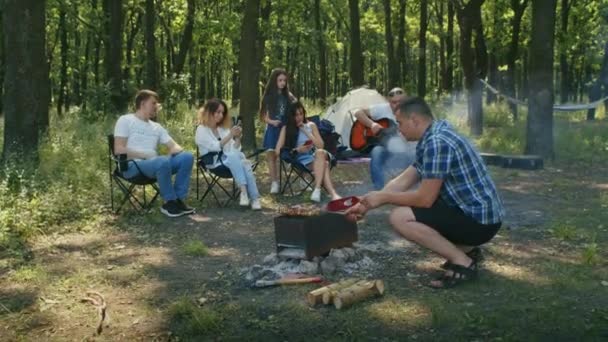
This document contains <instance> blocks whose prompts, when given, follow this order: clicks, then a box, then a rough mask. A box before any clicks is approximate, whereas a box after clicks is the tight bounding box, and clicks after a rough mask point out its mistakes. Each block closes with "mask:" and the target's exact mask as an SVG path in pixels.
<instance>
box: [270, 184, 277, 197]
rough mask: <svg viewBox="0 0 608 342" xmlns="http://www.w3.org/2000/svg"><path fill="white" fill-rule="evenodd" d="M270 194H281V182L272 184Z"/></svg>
mask: <svg viewBox="0 0 608 342" xmlns="http://www.w3.org/2000/svg"><path fill="white" fill-rule="evenodd" d="M270 193H271V194H278V193H279V182H272V183H270Z"/></svg>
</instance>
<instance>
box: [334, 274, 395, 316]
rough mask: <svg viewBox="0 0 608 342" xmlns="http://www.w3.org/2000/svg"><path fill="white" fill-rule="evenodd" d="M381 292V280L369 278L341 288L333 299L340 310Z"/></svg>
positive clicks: (382, 292) (382, 291)
mask: <svg viewBox="0 0 608 342" xmlns="http://www.w3.org/2000/svg"><path fill="white" fill-rule="evenodd" d="M382 294H384V282H383V281H382V280H370V281H366V282H364V283H357V284H355V285H353V286H350V287H347V288H345V289H343V290H342V291H340V292H338V293H337V294H336V296H335V297H334V299H333V301H334V306H335V307H336V309H338V310H340V309H343V308H346V307H349V306H351V305H352V304H354V303H357V302H360V301H362V300H364V299H367V298H370V297H373V296H376V295H382Z"/></svg>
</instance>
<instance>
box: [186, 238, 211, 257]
mask: <svg viewBox="0 0 608 342" xmlns="http://www.w3.org/2000/svg"><path fill="white" fill-rule="evenodd" d="M182 250H183V252H184V253H186V254H187V255H189V256H198V257H203V256H207V254H209V250H208V248H207V246H206V245H205V244H204V243H203V242H202V241H198V240H193V241H189V242H186V244H184V246H183V247H182Z"/></svg>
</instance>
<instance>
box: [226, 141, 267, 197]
mask: <svg viewBox="0 0 608 342" xmlns="http://www.w3.org/2000/svg"><path fill="white" fill-rule="evenodd" d="M222 162H223V163H224V165H225V166H226V167H227V168H228V169H230V173H232V177H233V178H234V180H235V181H236V184H237V185H238V186H239V187H241V186H246V187H247V194H248V195H249V198H251V199H252V200H256V199H258V198H259V197H260V193H259V192H258V185H257V184H256V182H255V175H254V174H253V170H252V169H251V162H250V161H249V160H247V159H246V158H245V155H244V154H243V153H240V152H239V153H227V154H224V155H223V156H222Z"/></svg>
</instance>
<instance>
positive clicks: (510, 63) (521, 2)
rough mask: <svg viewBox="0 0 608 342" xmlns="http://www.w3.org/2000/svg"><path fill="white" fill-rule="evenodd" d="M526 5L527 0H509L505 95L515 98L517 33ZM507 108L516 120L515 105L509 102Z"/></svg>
mask: <svg viewBox="0 0 608 342" xmlns="http://www.w3.org/2000/svg"><path fill="white" fill-rule="evenodd" d="M527 6H528V0H511V9H512V10H513V13H514V14H513V18H511V30H512V32H511V43H510V44H509V53H508V54H507V67H508V70H507V77H506V80H505V81H506V82H505V83H506V84H505V90H506V92H507V95H510V96H512V97H515V98H517V92H516V91H515V81H516V77H517V72H516V63H517V57H518V55H519V53H518V51H519V33H520V31H521V18H522V16H523V15H524V12H525V11H526V7H527ZM509 108H510V109H511V113H512V114H513V118H514V119H515V120H517V105H516V104H514V103H510V102H509Z"/></svg>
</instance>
